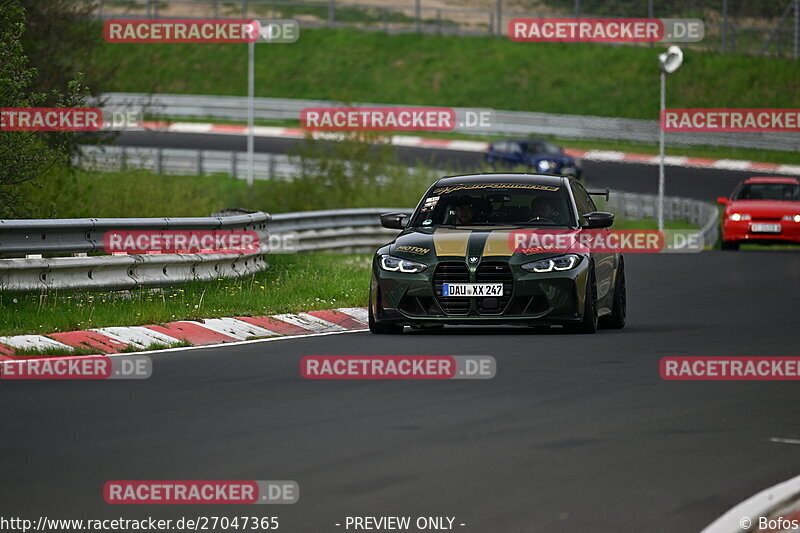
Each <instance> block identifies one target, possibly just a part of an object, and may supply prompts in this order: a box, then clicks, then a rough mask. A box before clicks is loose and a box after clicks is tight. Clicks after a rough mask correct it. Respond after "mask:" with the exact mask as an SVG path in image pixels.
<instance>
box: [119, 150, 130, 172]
mask: <svg viewBox="0 0 800 533" xmlns="http://www.w3.org/2000/svg"><path fill="white" fill-rule="evenodd" d="M119 157H120V159H119V169H120V170H127V169H128V149H127V147H125V146H123V147H122V153H121V154H120V156H119Z"/></svg>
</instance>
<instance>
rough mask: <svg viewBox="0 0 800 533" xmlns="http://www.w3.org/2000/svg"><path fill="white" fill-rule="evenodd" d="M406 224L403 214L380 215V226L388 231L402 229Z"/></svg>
mask: <svg viewBox="0 0 800 533" xmlns="http://www.w3.org/2000/svg"><path fill="white" fill-rule="evenodd" d="M406 224H408V215H406V214H405V213H385V214H383V215H381V226H383V227H384V228H389V229H404V228H405V227H406Z"/></svg>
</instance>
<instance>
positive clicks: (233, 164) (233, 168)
mask: <svg viewBox="0 0 800 533" xmlns="http://www.w3.org/2000/svg"><path fill="white" fill-rule="evenodd" d="M236 156H237V152H231V177H232V178H233V179H237V178H238V176H237V175H236V173H237V170H236V163H237V162H238V161H237V160H236Z"/></svg>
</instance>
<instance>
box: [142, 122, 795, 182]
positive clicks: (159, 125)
mask: <svg viewBox="0 0 800 533" xmlns="http://www.w3.org/2000/svg"><path fill="white" fill-rule="evenodd" d="M139 128H140V129H143V130H157V131H164V132H169V133H208V134H214V135H246V134H247V126H243V125H240V124H211V123H197V122H171V123H166V122H143V123H141V124H140V125H139ZM309 133H311V135H312V137H313V138H315V139H329V140H337V139H341V138H342V135H341V134H339V133H331V132H307V131H305V130H303V129H302V128H281V127H274V126H254V127H253V135H254V136H256V137H272V138H281V139H302V138H304V137H305V136H306V135H307V134H309ZM380 139H381V140H382V141H383V142H386V143H388V144H391V145H392V146H405V147H412V148H430V149H435V150H452V151H456V152H481V153H482V152H485V151H486V150H487V149H488V147H489V144H488V143H486V142H482V141H467V140H457V139H434V138H426V137H416V136H413V135H392V136H384V137H380ZM564 151H565V152H566V153H567V154H569V155H571V156H573V157H579V158H581V159H585V160H587V161H604V162H613V163H635V164H639V165H657V164H658V162H659V157H658V156H657V155H648V154H634V153H628V152H619V151H615V150H580V149H577V148H565V149H564ZM664 163H665V164H666V165H668V166H673V167H691V168H712V169H717V170H741V171H750V172H768V173H772V174H785V175H793V176H800V165H782V164H779V163H758V162H755V161H746V160H741V159H708V158H704V157H685V156H668V157H665V158H664Z"/></svg>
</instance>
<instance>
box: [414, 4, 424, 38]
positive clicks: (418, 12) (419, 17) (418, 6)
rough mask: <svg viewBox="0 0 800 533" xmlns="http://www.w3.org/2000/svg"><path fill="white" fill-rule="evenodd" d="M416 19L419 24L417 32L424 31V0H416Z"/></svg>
mask: <svg viewBox="0 0 800 533" xmlns="http://www.w3.org/2000/svg"><path fill="white" fill-rule="evenodd" d="M414 20H415V22H416V25H417V33H420V32H421V31H422V0H415V2H414Z"/></svg>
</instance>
